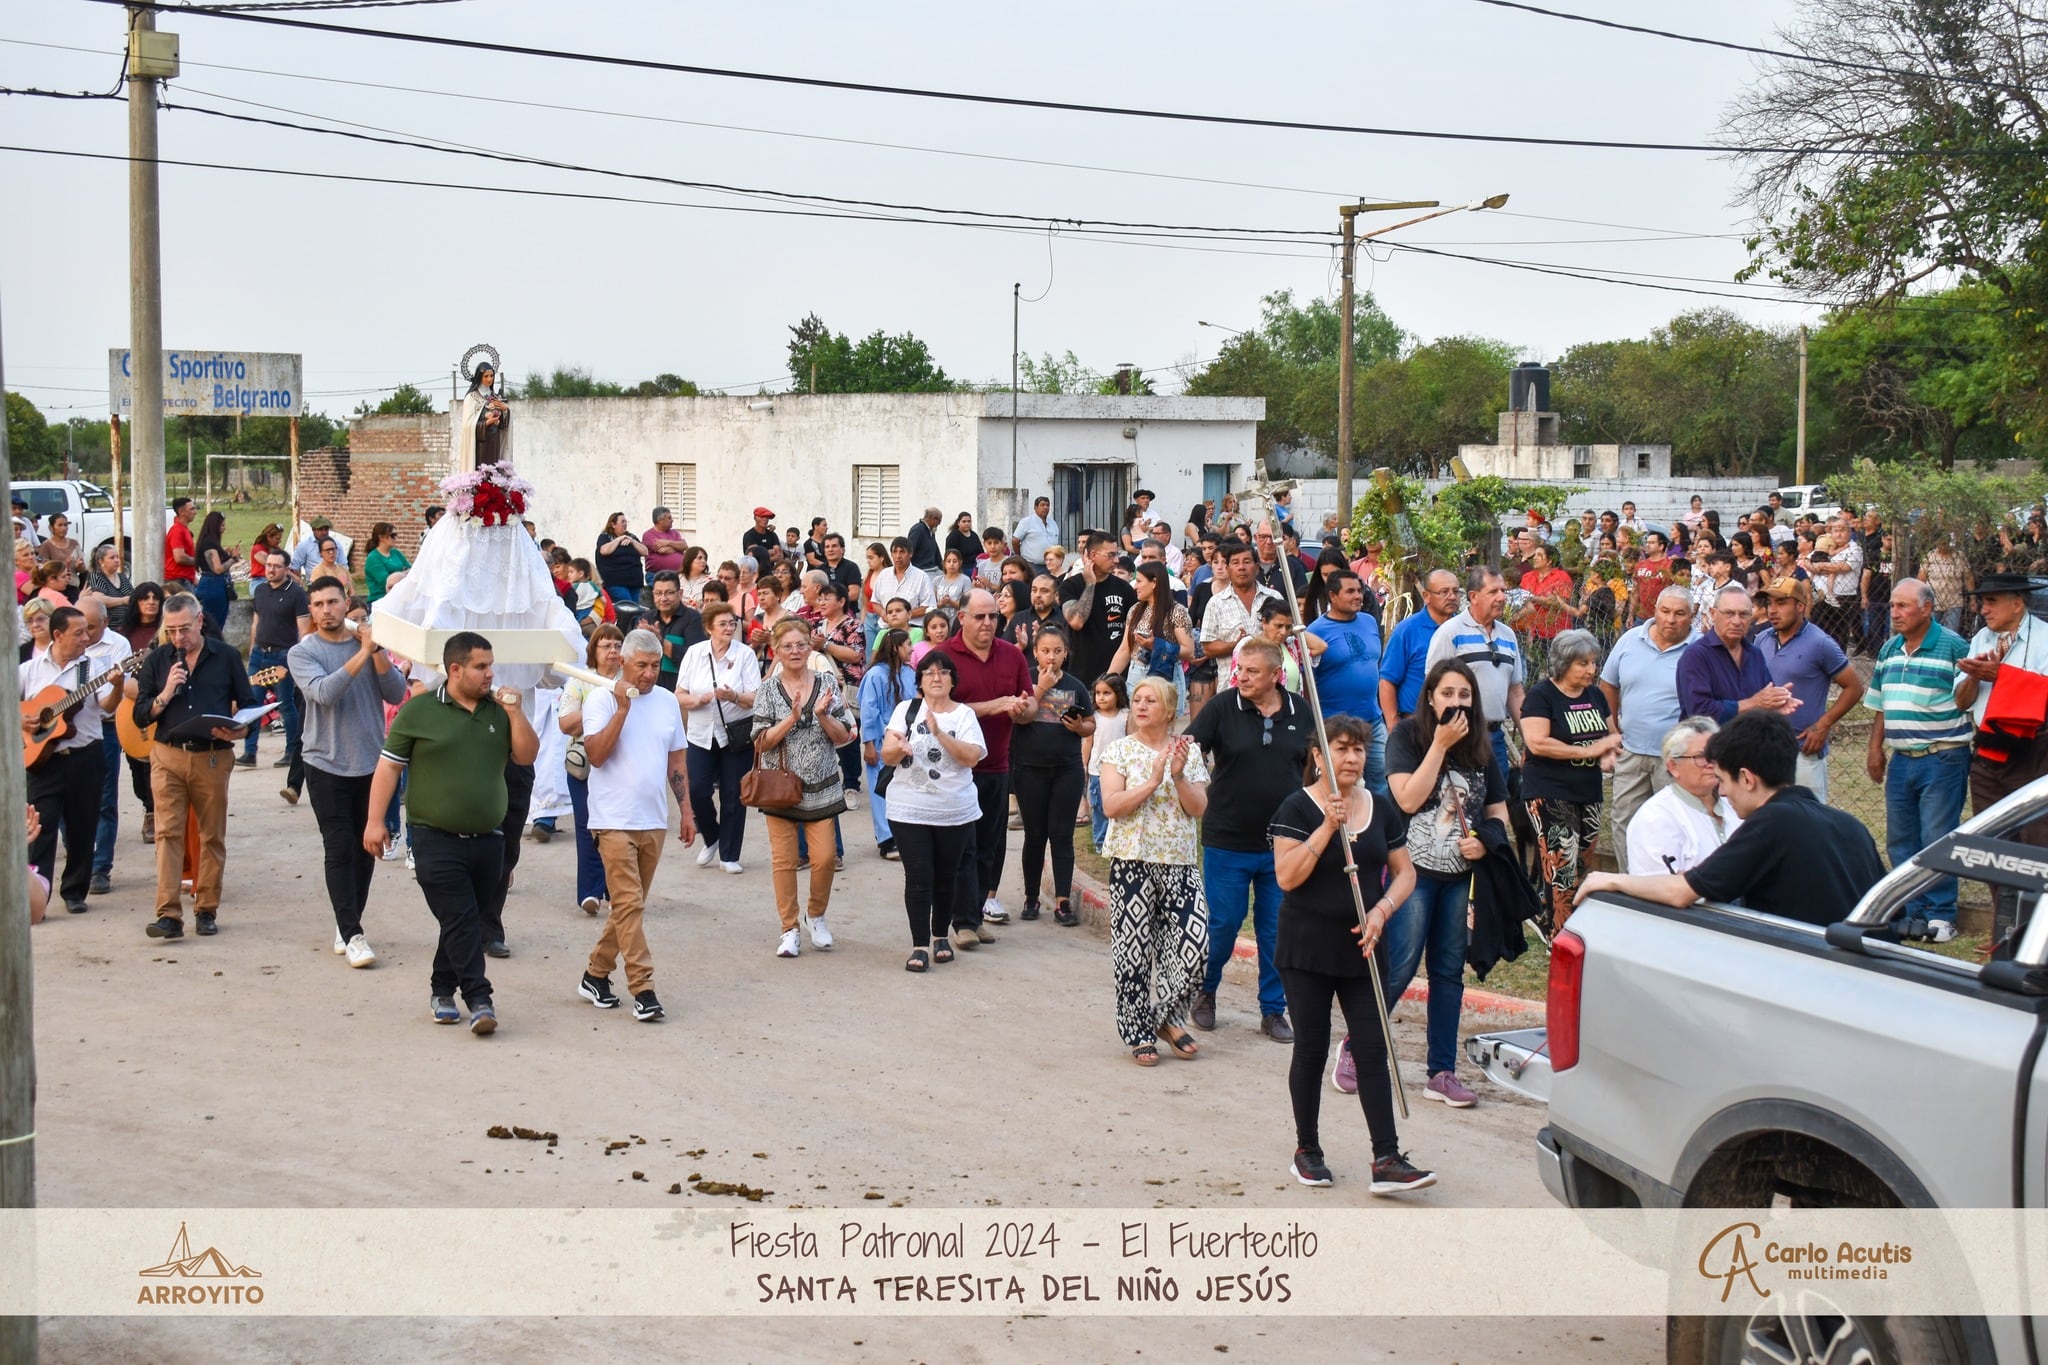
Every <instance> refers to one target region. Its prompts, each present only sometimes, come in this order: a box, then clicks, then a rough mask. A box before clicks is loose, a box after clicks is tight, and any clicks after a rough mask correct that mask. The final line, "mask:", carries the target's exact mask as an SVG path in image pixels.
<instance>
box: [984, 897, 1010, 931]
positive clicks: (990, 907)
mask: <svg viewBox="0 0 2048 1365" xmlns="http://www.w3.org/2000/svg"><path fill="white" fill-rule="evenodd" d="M981 917H982V918H983V919H985V920H987V921H988V922H989V923H990V924H1008V923H1009V922H1010V912H1009V911H1007V910H1005V909H1003V903H1002V902H1001V901H999V900H997V899H996V898H995V897H994V896H990V897H989V898H988V899H987V900H985V901H983V902H982V903H981Z"/></svg>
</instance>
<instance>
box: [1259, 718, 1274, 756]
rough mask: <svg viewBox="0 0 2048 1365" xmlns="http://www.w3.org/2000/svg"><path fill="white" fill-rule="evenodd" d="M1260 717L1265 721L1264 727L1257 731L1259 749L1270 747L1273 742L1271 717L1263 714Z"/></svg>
mask: <svg viewBox="0 0 2048 1365" xmlns="http://www.w3.org/2000/svg"><path fill="white" fill-rule="evenodd" d="M1262 719H1264V721H1265V722H1266V728H1265V729H1264V730H1262V731H1261V732H1260V733H1259V747H1260V748H1261V749H1266V748H1271V747H1272V744H1273V718H1272V717H1271V716H1265V717H1263V718H1262Z"/></svg>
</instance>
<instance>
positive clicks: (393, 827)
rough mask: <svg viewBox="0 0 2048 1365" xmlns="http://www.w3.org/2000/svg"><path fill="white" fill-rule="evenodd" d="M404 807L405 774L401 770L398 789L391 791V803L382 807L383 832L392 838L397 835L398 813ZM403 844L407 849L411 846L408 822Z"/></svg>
mask: <svg viewBox="0 0 2048 1365" xmlns="http://www.w3.org/2000/svg"><path fill="white" fill-rule="evenodd" d="M404 809H405V774H404V773H403V772H401V773H399V774H398V790H397V791H395V792H393V793H391V804H390V805H388V806H386V807H385V808H384V832H385V833H387V834H389V835H390V836H391V837H392V838H394V839H396V838H397V837H398V817H399V813H400V812H402V811H403V810H404ZM405 846H406V848H407V849H410V848H411V847H412V825H411V824H410V823H407V825H406V827H405Z"/></svg>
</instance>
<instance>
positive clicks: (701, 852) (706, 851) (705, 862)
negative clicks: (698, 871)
mask: <svg viewBox="0 0 2048 1365" xmlns="http://www.w3.org/2000/svg"><path fill="white" fill-rule="evenodd" d="M717 861H718V845H717V844H706V845H704V847H702V848H700V849H698V850H697V866H699V867H709V866H711V864H713V863H715V862H717Z"/></svg>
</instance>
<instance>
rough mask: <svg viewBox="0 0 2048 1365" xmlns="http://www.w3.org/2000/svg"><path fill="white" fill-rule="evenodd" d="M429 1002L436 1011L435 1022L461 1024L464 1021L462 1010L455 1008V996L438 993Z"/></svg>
mask: <svg viewBox="0 0 2048 1365" xmlns="http://www.w3.org/2000/svg"><path fill="white" fill-rule="evenodd" d="M429 1004H430V1005H431V1006H432V1008H433V1011H434V1022H435V1023H437V1024H459V1023H461V1022H462V1011H461V1010H459V1009H457V1008H455V997H454V996H452V995H437V996H434V997H432V998H431V1000H430V1001H429Z"/></svg>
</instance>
